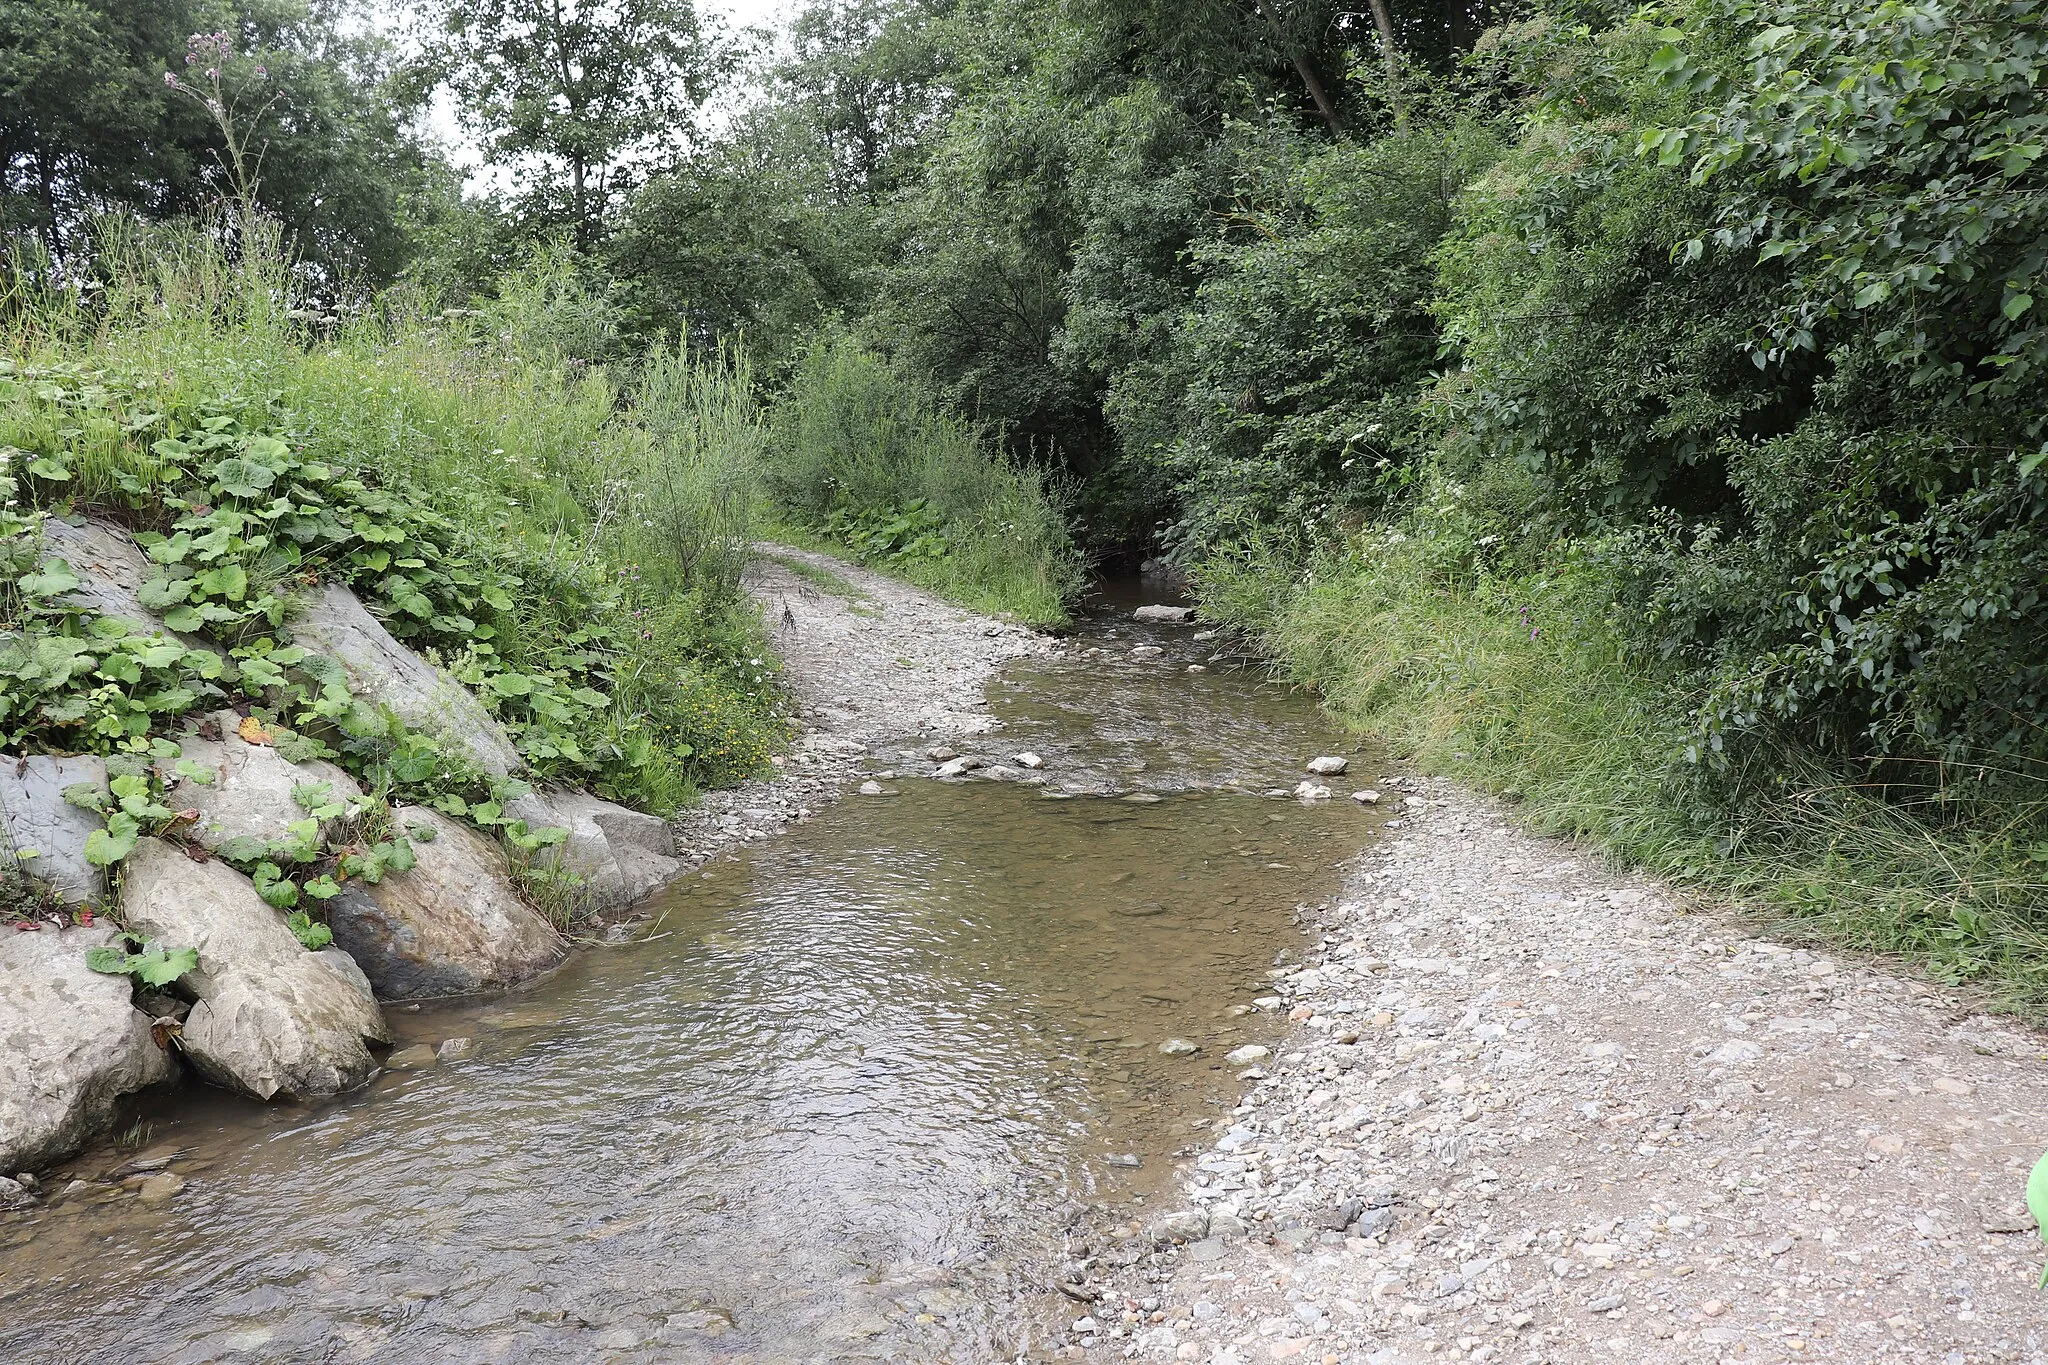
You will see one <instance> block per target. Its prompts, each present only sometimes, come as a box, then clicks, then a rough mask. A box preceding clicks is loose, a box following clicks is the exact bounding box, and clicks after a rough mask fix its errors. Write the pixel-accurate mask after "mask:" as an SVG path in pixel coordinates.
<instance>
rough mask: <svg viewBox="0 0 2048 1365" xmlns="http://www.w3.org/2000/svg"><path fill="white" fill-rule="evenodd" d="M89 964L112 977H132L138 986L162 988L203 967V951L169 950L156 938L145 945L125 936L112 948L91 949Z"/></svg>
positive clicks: (128, 935)
mask: <svg viewBox="0 0 2048 1365" xmlns="http://www.w3.org/2000/svg"><path fill="white" fill-rule="evenodd" d="M85 965H86V966H88V967H90V968H92V969H93V970H94V971H96V972H103V973H105V974H106V975H108V976H131V977H133V978H135V981H136V983H137V984H138V985H143V986H148V987H150V988H151V989H161V988H162V987H165V986H168V985H171V984H172V983H173V982H175V981H176V980H177V979H178V978H179V977H181V976H183V975H184V974H185V973H187V972H189V971H192V970H193V969H195V968H197V967H198V966H199V950H198V949H197V948H167V947H165V946H164V945H163V944H161V943H159V942H157V941H156V940H154V939H151V940H150V941H149V942H147V943H145V942H143V941H142V940H141V939H139V938H136V937H135V936H134V935H133V934H122V935H119V936H118V938H117V939H116V941H115V943H114V944H112V945H110V946H107V947H103V948H88V949H87V950H86V953H85Z"/></svg>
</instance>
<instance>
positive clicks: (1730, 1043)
mask: <svg viewBox="0 0 2048 1365" xmlns="http://www.w3.org/2000/svg"><path fill="white" fill-rule="evenodd" d="M1380 786H1381V788H1382V789H1384V790H1385V791H1386V800H1387V802H1388V803H1389V804H1396V805H1399V806H1400V807H1401V811H1400V816H1399V818H1398V819H1397V820H1396V821H1390V822H1389V824H1390V830H1391V832H1390V833H1389V835H1388V836H1387V841H1386V842H1385V843H1384V844H1383V845H1382V846H1380V847H1377V848H1375V849H1373V850H1369V851H1368V854H1367V856H1366V857H1365V858H1364V859H1362V860H1361V868H1360V870H1359V871H1358V872H1356V873H1355V874H1354V876H1353V877H1352V878H1351V880H1350V882H1349V884H1348V886H1347V889H1346V894H1345V895H1344V897H1343V898H1342V899H1341V900H1340V901H1339V902H1338V903H1337V904H1335V905H1333V906H1324V907H1318V908H1315V913H1316V914H1317V916H1318V918H1319V920H1320V922H1321V927H1322V933H1321V947H1320V951H1319V953H1318V955H1317V956H1316V957H1315V958H1314V959H1313V960H1312V961H1311V962H1310V963H1309V964H1308V965H1306V966H1304V967H1300V968H1290V969H1282V970H1277V971H1276V972H1275V978H1274V981H1273V984H1272V987H1271V992H1270V994H1269V995H1267V996H1265V997H1263V998H1261V999H1260V1000H1259V1001H1258V1002H1257V1003H1258V1007H1259V1008H1261V1009H1266V1010H1275V1011H1284V1012H1285V1013H1286V1014H1287V1015H1288V1017H1289V1018H1291V1019H1293V1020H1295V1021H1296V1023H1297V1027H1296V1031H1295V1034H1294V1037H1293V1039H1292V1041H1291V1043H1290V1044H1288V1045H1286V1046H1285V1047H1283V1049H1282V1051H1281V1055H1280V1056H1279V1057H1278V1058H1277V1059H1273V1060H1270V1061H1268V1060H1266V1059H1263V1058H1254V1057H1252V1056H1251V1055H1250V1054H1249V1053H1247V1054H1245V1055H1244V1056H1243V1057H1242V1059H1241V1060H1243V1061H1246V1062H1250V1063H1251V1065H1250V1067H1249V1068H1248V1069H1247V1070H1246V1071H1245V1073H1244V1076H1245V1079H1246V1081H1247V1082H1248V1084H1249V1090H1248V1092H1247V1094H1246V1095H1245V1098H1244V1102H1243V1103H1242V1104H1241V1105H1240V1106H1239V1107H1238V1109H1237V1110H1236V1112H1235V1113H1233V1114H1231V1115H1229V1116H1228V1117H1227V1118H1226V1119H1224V1120H1223V1121H1222V1122H1221V1124H1220V1128H1221V1131H1220V1132H1219V1133H1218V1134H1217V1135H1216V1137H1215V1139H1214V1140H1213V1144H1212V1145H1210V1146H1209V1147H1208V1148H1207V1150H1206V1151H1202V1152H1200V1153H1199V1154H1198V1155H1196V1156H1195V1157H1194V1158H1193V1159H1191V1160H1190V1161H1189V1162H1188V1163H1187V1165H1186V1168H1185V1170H1184V1173H1183V1191H1182V1193H1183V1196H1184V1206H1183V1207H1181V1208H1179V1209H1177V1210H1175V1211H1174V1212H1172V1213H1169V1214H1166V1215H1165V1216H1160V1215H1159V1214H1157V1213H1155V1214H1153V1215H1152V1216H1151V1218H1150V1219H1149V1221H1146V1222H1142V1223H1139V1222H1133V1223H1127V1224H1124V1225H1122V1226H1121V1227H1119V1228H1118V1229H1116V1230H1115V1231H1114V1232H1113V1233H1112V1234H1110V1235H1109V1236H1108V1237H1107V1238H1105V1237H1103V1236H1102V1235H1101V1234H1094V1239H1093V1241H1092V1242H1091V1244H1090V1245H1088V1246H1086V1247H1083V1248H1080V1249H1081V1250H1084V1251H1086V1252H1088V1253H1089V1255H1088V1258H1087V1259H1085V1260H1084V1261H1082V1262H1080V1263H1077V1264H1075V1265H1072V1266H1069V1267H1068V1275H1067V1279H1068V1281H1069V1282H1070V1283H1071V1292H1070V1297H1071V1298H1075V1299H1077V1300H1078V1301H1076V1302H1074V1303H1073V1304H1072V1307H1073V1308H1074V1309H1076V1310H1085V1311H1076V1312H1074V1313H1073V1314H1072V1315H1071V1316H1070V1317H1069V1318H1068V1319H1066V1320H1065V1321H1063V1322H1061V1323H1059V1324H1058V1326H1057V1329H1056V1331H1055V1332H1054V1334H1053V1339H1052V1341H1051V1342H1050V1343H1049V1344H1048V1345H1047V1346H1046V1347H1045V1348H1044V1349H1043V1351H1042V1352H1041V1354H1047V1355H1051V1356H1053V1357H1055V1358H1073V1359H1089V1360H1099V1361H1109V1360H1126V1359H1135V1360H1181V1361H1204V1362H1213V1365H1235V1363H1238V1362H1253V1361H1269V1360H1303V1361H1319V1362H1324V1363H1325V1365H1421V1362H1429V1361H1446V1360H1459V1361H1502V1362H1508V1361H1512V1362H1532V1363H1533V1362H1557V1363H1558V1365H1565V1363H1567V1362H1580V1361H1615V1362H1628V1363H1630V1365H1633V1363H1634V1362H1679V1361H1684V1362H1742V1365H1752V1363H1753V1362H1779V1361H1832V1362H1857V1363H1859V1365H1860V1363H1861V1362H1873V1361H1900V1362H1941V1365H1988V1363H1989V1362H2039V1361H2043V1360H2048V1297H2044V1296H2043V1295H2042V1294H2040V1293H2039V1292H2038V1291H2037V1290H2036V1288H2035V1282H2036V1279H2037V1277H2038V1276H2039V1275H2040V1272H2041V1265H2042V1259H2043V1246H2042V1243H2041V1241H2040V1240H2039V1239H2038V1237H2037V1236H2036V1234H2035V1230H2034V1226H2033V1222H2032V1220H2031V1219H2030V1218H2029V1217H2028V1216H2027V1213H2026V1209H2025V1204H2024V1200H2023V1189H2024V1184H2025V1180H2026V1175H2027V1171H2028V1168H2029V1167H2030V1166H2031V1165H2032V1163H2033V1161H2034V1159H2035V1157H2037V1156H2038V1155H2039V1153H2040V1150H2041V1147H2042V1145H2043V1144H2044V1143H2048V1040H2044V1038H2043V1036H2042V1035H2041V1034H2039V1033H2038V1032H2035V1031H2031V1030H2028V1029H2025V1028H2022V1027H2019V1026H2017V1025H2015V1024H2013V1023H2011V1022H2009V1021H2004V1020H1998V1019H1993V1018H1990V1017H1987V1016H1985V1015H1983V1014H1980V1013H1977V1012H1974V1011H1973V1010H1972V1009H1970V1007H1969V1006H1968V1005H1967V1004H1966V1003H1965V1002H1964V1001H1963V1000H1961V999H1960V998H1958V997H1957V996H1955V995H1953V994H1950V993H1946V992H1945V991H1944V990H1942V989H1939V988H1935V987H1930V986H1929V985H1927V984H1925V983H1923V982H1921V981H1918V980H1915V979H1913V978H1912V977H1911V976H1910V975H1909V974H1907V973H1906V972H1904V971H1903V970H1901V969H1899V968H1896V967H1893V966H1890V965H1886V964H1881V963H1875V964H1873V963H1862V962H1856V961H1852V960H1848V959H1844V958H1841V957H1837V956H1834V955H1830V954H1825V953H1816V952H1811V951H1808V950H1806V949H1803V948H1799V947H1789V946H1785V945H1782V944H1779V943H1774V942H1769V941H1766V940H1764V939H1761V938H1758V937H1756V936H1755V932H1756V931H1755V928H1754V926H1745V925H1744V924H1743V923H1741V922H1739V921H1738V920H1736V919H1734V918H1733V917H1731V916H1730V915H1728V914H1726V913H1724V912H1721V911H1706V910H1688V909H1687V908H1685V907H1684V906H1682V904H1681V903H1680V901H1679V900H1678V898H1677V897H1676V896H1675V895H1674V894H1673V893H1672V892H1670V891H1669V890H1667V889H1664V888H1660V887H1658V886H1657V885H1655V884H1653V883H1651V882H1648V881H1646V880H1644V879H1641V878H1636V877H1629V876H1624V875H1619V874H1617V873H1615V872H1613V871H1612V870H1609V869H1607V868H1605V867H1603V866H1602V865H1600V864H1599V863H1598V862H1597V861H1596V860H1594V859H1593V858H1591V857H1589V856H1586V855H1584V854H1580V853H1577V852H1574V851H1572V850H1571V849H1569V848H1568V847H1566V846H1564V845H1561V844H1559V843H1557V842H1555V841H1550V840H1545V839H1540V838H1535V837H1531V836H1527V835H1524V834H1521V833H1518V832H1515V831H1514V830H1513V829H1512V828H1511V827H1510V826H1509V825H1508V824H1507V823H1506V822H1505V820H1504V818H1503V815H1502V812H1501V811H1500V810H1499V809H1498V808H1496V807H1495V806H1494V805H1492V804H1491V803H1489V802H1486V801H1483V800H1481V799H1479V798H1476V797H1473V796H1471V795H1469V794H1467V793H1464V792H1461V791H1459V790H1458V789H1456V788H1455V787H1452V786H1450V785H1448V784H1444V783H1439V782H1433V781H1432V782H1421V781H1414V780H1409V779H1382V780H1381V781H1380ZM1232 1060H1233V1062H1237V1061H1239V1060H1240V1058H1238V1057H1236V1056H1233V1058H1232Z"/></svg>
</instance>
